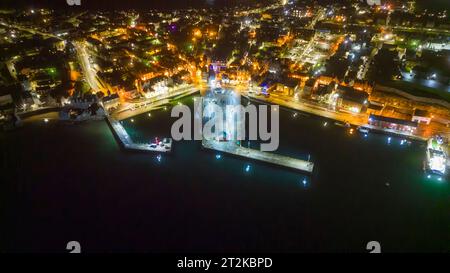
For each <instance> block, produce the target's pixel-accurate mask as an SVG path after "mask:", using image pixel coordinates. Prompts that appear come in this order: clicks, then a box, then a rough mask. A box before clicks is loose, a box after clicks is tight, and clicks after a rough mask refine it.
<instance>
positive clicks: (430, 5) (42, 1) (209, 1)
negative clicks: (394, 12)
mask: <svg viewBox="0 0 450 273" xmlns="http://www.w3.org/2000/svg"><path fill="white" fill-rule="evenodd" d="M262 1H274V0H81V3H82V7H81V8H83V9H93V10H117V9H154V8H156V9H169V10H170V9H177V8H189V7H196V8H199V7H217V8H221V7H223V6H235V5H240V4H250V3H255V2H262ZM316 1H317V2H319V3H323V4H327V3H329V2H332V3H336V2H347V1H350V0H316ZM416 2H417V6H418V7H419V8H420V9H429V10H442V9H447V10H449V11H450V1H449V0H416ZM0 7H2V8H5V7H6V8H29V7H35V8H36V7H46V8H54V9H62V8H64V9H65V8H69V7H68V5H67V3H66V0H1V2H0Z"/></svg>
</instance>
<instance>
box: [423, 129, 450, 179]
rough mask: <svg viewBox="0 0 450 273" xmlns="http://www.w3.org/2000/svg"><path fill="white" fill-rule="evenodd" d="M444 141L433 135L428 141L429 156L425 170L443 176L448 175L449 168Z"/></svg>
mask: <svg viewBox="0 0 450 273" xmlns="http://www.w3.org/2000/svg"><path fill="white" fill-rule="evenodd" d="M445 148H446V147H445V146H444V142H443V141H442V139H441V138H440V137H433V138H430V139H429V140H428V141H427V158H426V163H425V170H426V171H427V173H428V174H429V176H428V177H430V176H431V174H434V175H437V176H438V177H439V178H442V177H443V176H445V175H446V171H447V170H446V168H447V160H448V157H447V154H446V149H445Z"/></svg>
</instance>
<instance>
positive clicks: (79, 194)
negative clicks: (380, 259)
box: [0, 97, 450, 252]
mask: <svg viewBox="0 0 450 273" xmlns="http://www.w3.org/2000/svg"><path fill="white" fill-rule="evenodd" d="M180 102H182V103H184V104H187V105H191V106H192V103H193V100H192V97H186V98H184V99H181V100H180ZM173 121H174V119H173V118H171V117H170V107H168V108H167V109H166V110H164V109H161V110H157V111H154V112H152V113H151V115H150V116H149V115H148V113H145V114H142V115H140V116H136V117H133V118H132V119H127V120H124V121H123V125H124V127H125V128H126V129H127V131H128V132H129V134H130V136H131V137H132V138H133V139H134V140H135V141H151V140H152V138H153V137H154V136H168V135H170V126H171V124H172V122H173ZM280 122H281V124H280V148H279V151H278V152H279V153H280V154H283V155H288V156H292V157H296V158H301V159H308V157H310V158H311V160H312V161H313V162H314V164H315V172H314V174H313V175H312V176H308V175H306V174H301V173H298V172H295V171H290V170H287V169H280V168H277V167H275V166H271V165H267V164H261V163H258V162H255V161H250V160H246V159H243V158H237V157H231V156H227V155H225V154H223V155H221V156H218V155H217V153H215V152H211V151H206V150H203V149H202V148H201V143H200V142H193V141H192V142H175V143H174V146H173V153H172V154H171V155H162V157H161V158H160V160H158V158H157V155H155V154H141V153H132V152H126V151H123V150H121V149H120V147H119V145H118V144H117V142H116V140H115V139H114V136H113V134H112V133H111V131H110V128H109V127H108V125H107V124H106V123H105V122H91V123H85V124H80V125H76V126H70V125H59V124H57V123H56V122H53V121H52V120H51V121H50V122H49V123H48V124H44V123H43V122H42V121H40V120H39V118H37V119H35V120H34V121H32V122H28V123H27V122H25V125H24V127H23V129H21V130H18V131H14V132H8V133H4V134H1V135H0V140H1V141H0V143H1V144H0V145H1V151H2V158H3V159H4V160H3V163H2V173H3V176H4V178H6V179H4V180H3V181H4V182H3V183H2V185H1V188H0V190H1V193H0V194H1V195H0V199H1V200H0V208H1V211H0V212H1V213H2V217H1V227H2V232H0V251H42V252H46V251H64V249H65V245H66V243H67V242H68V241H71V240H77V241H79V242H80V243H81V244H82V247H83V249H84V251H92V252H96V251H112V252H116V251H120V252H123V251H131V252H133V251H146V252H180V251H190V252H192V251H194V252H202V251H213V252H227V251H236V252H259V251H268V252H306V251H308V252H309V251H312V252H321V251H327V252H328V251H360V252H366V250H365V247H366V244H367V242H369V241H379V242H380V243H381V246H382V250H383V251H385V252H396V251H424V252H436V251H438V252H449V251H450V233H449V232H448V231H449V230H448V228H449V226H450V217H449V214H448V212H449V208H450V198H449V197H450V184H449V182H448V181H441V182H439V181H435V180H429V179H427V178H426V176H425V175H424V173H423V171H422V162H423V160H424V156H425V143H421V142H412V143H410V144H408V143H406V144H405V142H403V144H401V143H402V141H401V140H402V139H401V138H396V137H391V138H389V137H388V136H386V135H379V134H372V133H369V134H368V135H367V137H366V136H365V135H364V134H360V133H358V132H354V134H350V133H349V131H348V128H344V127H339V126H335V125H334V122H332V121H328V122H327V121H326V120H324V119H322V118H319V117H314V116H309V115H306V114H302V113H297V114H296V115H295V113H294V112H291V111H286V110H282V111H281V113H280ZM326 122H327V123H326ZM325 124H326V126H325ZM389 139H390V140H389ZM248 166H250V168H248Z"/></svg>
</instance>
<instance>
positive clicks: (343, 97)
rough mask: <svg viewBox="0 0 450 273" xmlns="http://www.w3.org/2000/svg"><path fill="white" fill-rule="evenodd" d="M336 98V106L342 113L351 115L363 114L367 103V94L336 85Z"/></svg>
mask: <svg viewBox="0 0 450 273" xmlns="http://www.w3.org/2000/svg"><path fill="white" fill-rule="evenodd" d="M335 94H337V95H336V97H337V103H336V106H337V107H339V109H341V110H344V111H350V112H353V113H361V112H365V111H366V109H367V105H368V102H369V94H367V93H366V92H363V91H357V90H355V89H354V88H353V87H350V86H343V85H338V86H337V89H336V91H335Z"/></svg>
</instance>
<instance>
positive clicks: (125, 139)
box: [106, 116, 172, 153]
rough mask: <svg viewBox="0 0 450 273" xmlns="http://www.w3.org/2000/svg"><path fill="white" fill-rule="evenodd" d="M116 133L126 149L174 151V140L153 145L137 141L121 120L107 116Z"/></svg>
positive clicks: (159, 151) (160, 151)
mask: <svg viewBox="0 0 450 273" xmlns="http://www.w3.org/2000/svg"><path fill="white" fill-rule="evenodd" d="M106 119H107V121H108V123H109V125H110V127H111V129H112V131H113V133H114V135H115V136H116V137H117V139H118V141H119V142H120V144H121V145H122V147H123V148H124V149H126V150H132V151H143V152H158V153H169V152H171V151H172V141H170V143H168V144H164V145H163V146H161V145H156V146H155V145H153V147H152V145H151V144H150V143H149V144H145V143H135V142H134V141H133V140H132V139H131V137H130V136H129V135H128V133H127V131H126V130H125V128H123V126H122V124H121V123H120V121H117V120H115V119H113V118H111V117H109V116H108V117H107V118H106Z"/></svg>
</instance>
